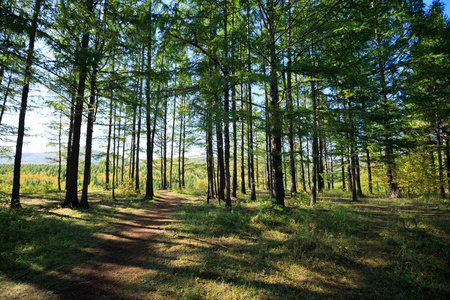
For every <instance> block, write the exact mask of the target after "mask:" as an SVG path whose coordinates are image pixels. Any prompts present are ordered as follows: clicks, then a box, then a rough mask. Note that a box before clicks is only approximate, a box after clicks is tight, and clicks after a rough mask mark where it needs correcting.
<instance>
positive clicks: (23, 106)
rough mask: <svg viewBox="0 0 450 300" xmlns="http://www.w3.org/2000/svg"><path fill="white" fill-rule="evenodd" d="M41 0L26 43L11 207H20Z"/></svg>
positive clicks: (38, 1)
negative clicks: (24, 139) (24, 141)
mask: <svg viewBox="0 0 450 300" xmlns="http://www.w3.org/2000/svg"><path fill="white" fill-rule="evenodd" d="M41 5H42V0H36V2H35V4H34V11H33V18H32V21H31V28H30V39H29V43H28V50H27V58H26V62H25V72H24V80H23V89H22V98H21V103H20V113H19V129H18V132H17V142H16V155H15V158H14V178H13V189H12V195H11V207H14V208H16V207H21V205H20V166H21V162H22V148H23V138H24V135H25V115H26V111H27V105H28V93H29V90H30V80H31V67H32V65H33V61H34V44H35V41H36V32H37V27H38V22H39V13H40V11H41Z"/></svg>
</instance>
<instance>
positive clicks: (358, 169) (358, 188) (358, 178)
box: [355, 146, 364, 198]
mask: <svg viewBox="0 0 450 300" xmlns="http://www.w3.org/2000/svg"><path fill="white" fill-rule="evenodd" d="M356 151H357V146H356ZM355 162H356V193H357V194H358V197H359V198H362V197H364V194H363V192H362V187H361V167H360V164H359V154H358V152H356V153H355Z"/></svg>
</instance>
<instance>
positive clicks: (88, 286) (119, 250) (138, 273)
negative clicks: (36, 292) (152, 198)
mask: <svg viewBox="0 0 450 300" xmlns="http://www.w3.org/2000/svg"><path fill="white" fill-rule="evenodd" d="M158 193H159V194H160V195H161V196H162V198H161V199H158V200H156V202H155V203H154V204H153V206H152V208H151V209H150V210H144V211H142V212H141V213H140V214H130V213H122V214H123V215H124V216H123V218H122V219H123V220H124V221H123V222H121V223H119V224H117V229H116V231H115V232H113V233H110V234H106V235H104V236H103V238H104V240H105V241H104V243H102V244H101V245H99V246H98V247H97V248H96V249H95V251H94V253H93V258H92V259H91V260H90V261H88V262H86V263H85V264H83V265H81V266H77V267H75V268H74V269H73V270H72V274H73V275H72V276H73V277H72V281H73V285H71V286H69V287H67V288H64V289H62V290H59V291H55V292H54V293H52V292H50V293H51V294H49V295H48V296H49V298H52V299H77V300H81V299H136V298H139V295H137V294H136V293H138V292H139V284H141V283H142V282H145V280H146V278H148V275H149V274H150V273H151V272H154V271H153V270H151V268H148V267H147V266H148V264H149V262H148V260H149V257H152V256H157V254H156V253H155V251H154V248H155V247H154V245H155V241H156V239H157V236H158V234H159V233H158V232H160V231H161V229H162V226H165V225H167V224H169V223H170V222H172V220H171V217H170V213H171V211H172V208H173V207H174V206H175V205H177V204H178V203H179V199H177V198H176V197H175V196H174V195H172V194H170V193H168V192H165V191H158Z"/></svg>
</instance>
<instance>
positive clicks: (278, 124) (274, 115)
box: [266, 1, 285, 206]
mask: <svg viewBox="0 0 450 300" xmlns="http://www.w3.org/2000/svg"><path fill="white" fill-rule="evenodd" d="M273 5H274V4H273V2H272V1H270V3H269V4H268V8H267V9H268V15H267V20H266V22H267V27H268V28H267V29H268V35H269V36H268V38H269V45H268V48H269V59H268V67H269V82H270V85H269V87H270V105H269V112H270V114H271V116H270V118H271V125H270V134H271V143H272V148H271V161H272V180H273V183H272V190H273V195H274V196H275V199H276V202H277V204H278V205H279V206H284V197H285V194H284V185H283V169H282V157H281V136H282V131H283V128H282V120H281V111H280V107H279V106H280V104H279V95H278V74H277V72H278V56H277V55H276V51H275V44H276V25H275V24H274V19H273V18H275V12H274V7H273Z"/></svg>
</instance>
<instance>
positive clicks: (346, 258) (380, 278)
mask: <svg viewBox="0 0 450 300" xmlns="http://www.w3.org/2000/svg"><path fill="white" fill-rule="evenodd" d="M125 194H127V193H126V191H123V194H122V197H119V198H118V200H117V201H109V200H108V199H109V195H107V194H105V192H94V193H92V194H91V200H92V201H91V203H92V207H91V209H89V210H72V209H63V208H60V207H57V203H60V202H61V201H62V197H63V196H64V194H63V193H50V194H29V195H23V196H22V203H23V204H24V207H25V208H24V209H22V210H11V209H9V208H8V198H7V197H6V196H5V195H3V196H1V195H0V197H1V198H2V200H1V201H2V202H1V203H0V261H1V264H0V286H2V289H0V298H2V299H3V298H5V299H9V298H14V297H22V298H27V297H28V298H30V295H33V294H32V291H35V290H40V291H41V294H39V295H42V292H43V293H44V294H45V291H47V290H52V289H53V288H55V287H58V286H64V285H70V284H73V279H74V278H73V276H74V275H73V274H72V272H71V270H72V269H73V268H74V267H76V266H77V265H79V264H80V263H83V262H85V261H87V260H88V259H89V258H90V257H91V256H92V255H93V254H92V249H93V247H95V246H96V245H98V244H99V243H101V242H102V239H101V234H102V233H104V232H108V231H111V230H114V227H113V224H114V223H120V222H122V221H124V218H126V217H127V215H129V214H130V213H131V214H132V213H135V212H136V211H138V210H141V209H146V208H149V206H150V205H151V203H148V202H144V201H142V200H139V199H138V198H137V197H136V195H132V194H129V195H127V196H125ZM183 197H184V198H189V200H183V201H182V205H179V206H178V207H177V208H176V209H175V212H174V214H173V219H174V221H175V222H173V223H172V224H171V225H169V226H167V227H165V230H161V232H162V234H161V235H160V236H158V237H157V238H156V244H155V245H154V248H152V250H151V252H150V253H151V255H148V256H147V257H144V259H145V260H146V263H145V265H146V273H145V274H148V275H146V276H147V277H146V279H145V280H142V281H139V282H135V283H134V284H133V286H130V287H129V288H125V289H124V290H123V291H122V292H123V294H121V296H124V297H125V298H126V297H128V296H129V297H128V298H130V299H131V298H133V299H134V298H135V297H138V298H142V299H324V298H328V299H348V298H358V299H360V298H368V299H448V298H449V296H450V284H449V283H450V282H449V278H450V270H449V267H448V263H449V257H450V250H449V249H450V239H449V236H450V235H449V234H450V225H449V224H450V223H449V221H450V217H449V216H450V214H449V200H442V199H439V198H432V197H426V198H425V197H422V198H414V199H396V200H392V199H386V198H381V197H368V198H364V199H362V201H360V202H357V203H352V202H351V201H349V200H348V199H350V196H349V195H348V194H346V193H341V192H333V193H332V192H329V193H326V194H325V195H321V197H320V198H319V201H318V203H317V205H316V206H315V207H314V208H310V207H309V197H308V196H306V195H305V196H297V197H295V198H292V199H287V201H286V203H287V206H286V208H279V207H277V206H273V204H272V203H271V202H270V200H269V199H267V198H266V196H264V195H263V194H258V198H259V200H258V201H255V202H252V201H249V199H248V198H246V197H244V196H242V195H241V196H239V200H237V201H233V210H232V211H228V210H226V209H225V208H224V207H223V203H221V204H220V205H219V204H217V203H216V202H215V201H212V203H211V204H209V205H207V204H206V201H205V199H203V198H199V197H198V196H192V195H191V196H183ZM158 199H159V200H161V199H160V198H158ZM121 212H127V213H126V214H124V213H121ZM127 293H129V295H127ZM26 295H28V296H26ZM31 298H32V297H31Z"/></svg>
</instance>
